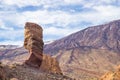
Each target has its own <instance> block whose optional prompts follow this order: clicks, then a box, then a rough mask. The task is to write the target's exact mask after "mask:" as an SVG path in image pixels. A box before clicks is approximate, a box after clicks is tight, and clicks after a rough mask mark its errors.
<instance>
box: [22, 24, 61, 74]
mask: <svg viewBox="0 0 120 80" xmlns="http://www.w3.org/2000/svg"><path fill="white" fill-rule="evenodd" d="M42 32H43V29H42V27H40V26H39V25H37V24H35V23H30V22H27V23H26V25H25V40H24V47H25V48H26V49H27V50H29V53H30V57H29V59H28V60H27V61H26V64H28V65H30V66H33V67H37V68H39V69H40V70H43V71H47V72H50V73H57V74H62V71H61V69H60V67H59V63H58V62H57V60H56V59H55V58H52V57H51V56H49V55H45V54H43V45H44V43H43V34H42Z"/></svg>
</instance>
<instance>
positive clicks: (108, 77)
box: [100, 65, 120, 80]
mask: <svg viewBox="0 0 120 80" xmlns="http://www.w3.org/2000/svg"><path fill="white" fill-rule="evenodd" d="M100 80H120V65H119V66H118V67H117V69H116V70H115V71H113V72H108V73H105V74H104V75H103V76H102V77H101V79H100Z"/></svg>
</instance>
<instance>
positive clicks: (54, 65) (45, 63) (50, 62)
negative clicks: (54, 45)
mask: <svg viewBox="0 0 120 80" xmlns="http://www.w3.org/2000/svg"><path fill="white" fill-rule="evenodd" d="M58 65H59V63H58V61H57V60H56V58H52V57H51V56H49V55H46V54H44V55H43V60H42V64H41V66H40V69H41V70H43V71H47V72H50V73H51V72H52V73H59V74H62V71H61V69H60V67H59V66H58Z"/></svg>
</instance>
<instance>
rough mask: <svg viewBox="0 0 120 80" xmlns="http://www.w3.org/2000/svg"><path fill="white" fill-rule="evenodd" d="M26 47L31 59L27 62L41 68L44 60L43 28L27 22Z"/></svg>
mask: <svg viewBox="0 0 120 80" xmlns="http://www.w3.org/2000/svg"><path fill="white" fill-rule="evenodd" d="M24 37H25V39H24V47H25V48H26V49H27V50H28V51H29V53H30V57H29V59H28V60H27V61H26V62H25V63H26V64H28V65H31V66H34V67H40V65H41V62H42V58H43V45H44V43H43V29H42V27H41V26H39V25H37V24H35V23H30V22H27V23H26V24H25V32H24Z"/></svg>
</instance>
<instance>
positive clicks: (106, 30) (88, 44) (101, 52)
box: [44, 20, 120, 78]
mask: <svg viewBox="0 0 120 80" xmlns="http://www.w3.org/2000/svg"><path fill="white" fill-rule="evenodd" d="M44 52H45V53H47V54H51V55H53V56H55V57H56V58H57V59H58V60H59V62H60V65H61V67H62V69H63V71H64V73H65V74H67V75H69V76H76V77H78V78H81V77H83V76H80V74H84V73H85V74H86V73H87V74H93V75H94V76H99V75H100V74H101V73H103V72H105V71H107V70H111V69H113V67H115V65H118V64H120V54H119V53H120V20H116V21H112V22H110V23H107V24H103V25H98V26H93V27H88V28H86V29H84V30H81V31H79V32H76V33H73V34H71V35H69V36H67V37H64V38H62V39H60V40H56V41H54V42H53V43H51V44H47V45H45V47H44ZM69 71H70V72H69ZM77 73H79V74H77Z"/></svg>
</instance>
